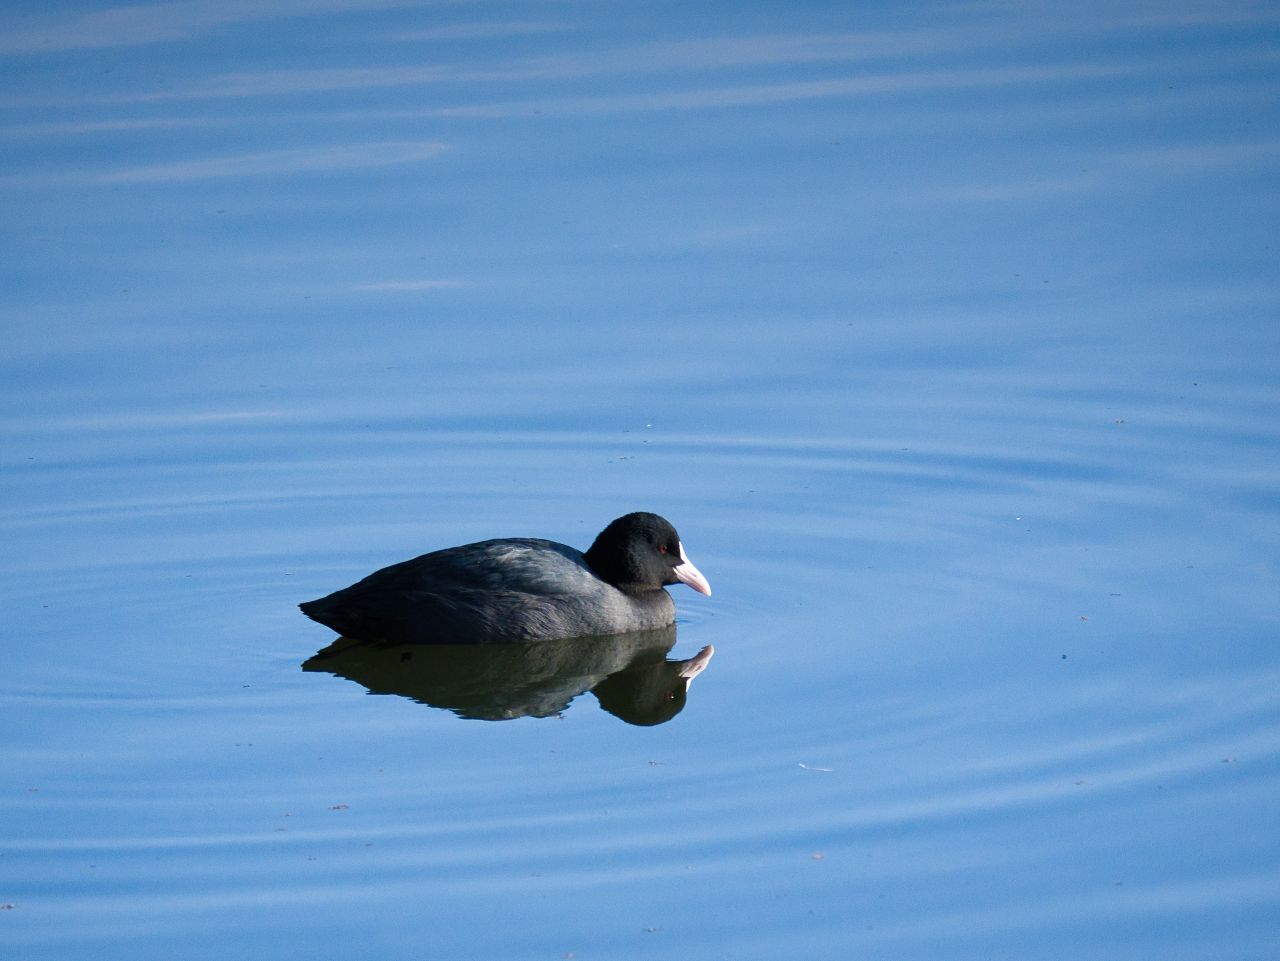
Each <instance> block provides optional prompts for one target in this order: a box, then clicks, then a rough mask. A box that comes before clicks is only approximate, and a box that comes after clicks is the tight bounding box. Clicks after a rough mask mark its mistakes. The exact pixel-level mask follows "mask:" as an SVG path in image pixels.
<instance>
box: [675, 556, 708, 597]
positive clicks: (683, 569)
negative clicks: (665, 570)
mask: <svg viewBox="0 0 1280 961" xmlns="http://www.w3.org/2000/svg"><path fill="white" fill-rule="evenodd" d="M678 546H679V548H680V565H679V566H678V567H677V568H676V569H675V570H674V571H673V572H672V573H674V574H675V575H676V579H677V580H678V581H680V583H681V584H688V585H689V586H690V587H692V588H693V589H694V590H695V591H697V592H698V593H699V594H706V595H707V597H710V596H711V585H710V584H708V583H707V579H706V578H705V577H703V576H702V572H701V571H699V570H698V569H697V568H696V567H694V566H693V564H692V563H691V562H690V561H689V558H687V557H685V555H684V545H683V544H680V545H678Z"/></svg>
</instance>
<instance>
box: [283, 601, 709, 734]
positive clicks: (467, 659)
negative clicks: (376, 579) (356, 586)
mask: <svg viewBox="0 0 1280 961" xmlns="http://www.w3.org/2000/svg"><path fill="white" fill-rule="evenodd" d="M675 642H676V629H675V625H671V626H669V627H663V628H659V629H657V630H652V631H638V632H635V633H632V634H615V635H610V636H608V637H574V638H565V639H561V640H550V641H530V642H522V643H510V644H483V645H467V644H427V643H423V644H414V643H409V644H388V643H385V642H378V641H372V642H371V641H359V640H355V639H352V638H349V637H340V638H338V639H337V640H336V641H334V642H333V643H332V644H330V645H329V646H328V647H326V648H324V649H323V650H321V651H318V652H317V653H316V654H315V655H313V656H312V657H310V658H308V659H307V660H306V661H304V662H303V664H302V669H303V670H304V671H316V672H324V673H329V674H333V675H335V676H337V677H345V678H347V679H349V680H352V681H355V682H356V683H357V684H360V685H363V686H364V687H366V688H368V690H369V692H370V693H371V694H398V695H400V696H401V697H407V698H410V699H412V700H414V701H417V702H418V703H420V704H428V705H430V706H432V707H438V708H442V709H445V710H449V711H452V712H453V713H454V714H457V715H458V716H459V717H465V718H475V719H480V720H486V721H505V720H510V719H512V718H517V717H551V716H554V715H556V714H559V713H560V712H561V711H563V710H564V709H565V708H567V707H568V706H569V702H570V701H572V700H573V699H574V698H575V697H577V696H578V695H579V694H582V693H583V692H585V691H590V692H591V693H592V694H594V695H595V696H596V699H597V700H598V701H599V702H600V706H601V707H602V708H604V709H605V710H606V711H608V712H609V713H610V714H613V715H614V716H615V717H618V718H621V719H622V720H623V721H626V722H627V723H628V724H638V725H646V726H648V725H654V724H662V723H664V722H666V721H669V720H671V718H673V717H675V716H676V715H677V714H679V713H680V711H681V710H682V709H683V708H684V705H685V701H686V698H687V697H688V691H689V684H690V682H691V681H692V680H693V679H694V678H695V677H696V676H697V675H698V674H700V673H702V671H703V669H704V668H705V667H706V666H707V664H708V662H709V661H710V660H711V656H712V654H714V653H715V651H714V649H713V648H712V647H710V646H707V647H704V648H703V649H702V650H701V651H699V652H698V653H697V654H696V655H695V656H693V657H691V658H688V659H687V660H667V653H668V652H669V651H670V650H671V648H672V647H674V646H675Z"/></svg>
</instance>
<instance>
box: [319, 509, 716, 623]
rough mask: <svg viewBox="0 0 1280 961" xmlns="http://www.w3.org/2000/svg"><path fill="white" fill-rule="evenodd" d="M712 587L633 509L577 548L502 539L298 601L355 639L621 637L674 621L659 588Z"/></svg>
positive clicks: (660, 525) (658, 526) (659, 525)
mask: <svg viewBox="0 0 1280 961" xmlns="http://www.w3.org/2000/svg"><path fill="white" fill-rule="evenodd" d="M677 583H684V584H688V585H689V586H690V587H692V588H693V589H694V590H695V591H698V592H699V593H701V594H710V593H711V586H710V585H709V584H708V583H707V579H706V578H705V577H703V576H702V574H701V573H699V571H698V569H697V568H696V567H694V566H693V564H692V563H690V561H689V558H688V557H687V556H685V552H684V547H683V546H681V544H680V537H679V535H678V534H676V530H675V528H674V527H672V526H671V524H670V522H668V521H667V520H666V519H665V518H662V517H659V516H658V515H657V514H649V513H644V512H639V513H635V514H627V515H626V516H624V517H619V518H618V519H617V520H616V521H614V522H613V523H611V524H610V525H609V526H608V527H606V528H605V529H604V530H603V531H601V532H600V535H599V536H598V537H597V538H596V539H595V542H594V543H593V544H592V545H591V547H590V548H589V549H588V550H587V552H586V553H585V554H583V553H581V552H580V551H577V550H574V549H573V548H572V547H569V546H567V545H565V544H557V543H556V542H555V541H548V540H542V539H541V538H531V537H507V538H499V539H497V540H490V541H480V542H478V543H475V544H465V545H463V546H461V547H450V548H447V549H445V550H440V551H433V552H432V553H430V554H423V555H422V556H421V557H415V558H413V559H412V560H408V561H402V562H401V563H399V564H393V565H391V566H390V567H384V568H383V569H382V570H380V571H375V572H374V573H372V574H370V575H369V576H368V577H366V578H365V579H364V580H362V581H359V582H357V583H355V584H352V585H351V586H350V587H347V588H343V589H342V590H340V591H335V592H334V593H332V594H330V595H329V596H327V597H322V598H320V599H319V600H314V601H307V602H305V603H303V604H300V605H298V606H299V607H300V608H301V609H302V612H303V613H304V614H306V615H307V616H308V617H310V618H311V619H312V620H315V621H319V622H320V623H321V624H324V625H326V626H328V627H331V628H333V629H334V630H335V631H338V632H339V633H340V634H342V635H344V636H346V637H349V638H354V639H357V640H363V641H385V642H390V643H396V644H403V643H412V642H450V643H471V644H483V643H497V642H503V641H530V640H550V639H553V638H565V637H581V636H585V635H592V634H596V635H599V634H622V633H625V632H629V631H647V630H653V629H655V628H660V627H666V626H667V625H669V624H672V623H674V622H675V604H673V603H672V601H671V597H670V595H668V594H667V592H666V591H665V590H663V588H664V586H666V585H669V584H677Z"/></svg>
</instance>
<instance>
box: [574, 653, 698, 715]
mask: <svg viewBox="0 0 1280 961" xmlns="http://www.w3.org/2000/svg"><path fill="white" fill-rule="evenodd" d="M714 653H715V649H714V648H712V647H709V646H708V647H704V648H703V649H702V650H701V651H700V652H699V653H698V655H697V656H696V657H692V658H690V659H689V660H687V661H668V660H662V661H658V662H657V663H654V664H643V665H637V666H635V667H630V668H627V669H626V670H625V671H619V672H618V673H617V674H613V675H611V676H609V677H607V678H605V679H604V680H603V681H601V682H600V683H599V684H597V685H596V686H595V687H593V688H592V689H591V693H592V694H594V695H595V696H596V699H597V700H598V701H599V702H600V706H601V707H602V708H604V709H605V710H606V711H608V712H609V713H610V714H612V715H613V716H614V717H616V718H619V719H621V720H623V721H626V722H627V723H628V724H636V725H639V726H641V727H652V726H653V725H655V724H663V723H665V722H667V721H669V720H671V719H672V718H673V717H675V716H676V715H677V714H679V713H680V712H681V711H682V710H684V705H685V702H686V700H688V697H689V684H690V683H691V682H692V681H693V679H694V678H695V677H697V676H698V674H700V673H701V672H702V669H703V668H705V667H706V666H707V662H708V661H710V660H711V655H712V654H714Z"/></svg>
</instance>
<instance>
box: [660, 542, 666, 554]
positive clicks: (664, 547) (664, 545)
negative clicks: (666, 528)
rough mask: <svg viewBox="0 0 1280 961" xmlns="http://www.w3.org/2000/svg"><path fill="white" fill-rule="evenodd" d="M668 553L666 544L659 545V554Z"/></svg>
mask: <svg viewBox="0 0 1280 961" xmlns="http://www.w3.org/2000/svg"><path fill="white" fill-rule="evenodd" d="M666 552H667V545H666V544H659V545H658V553H659V554H665V553H666Z"/></svg>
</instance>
